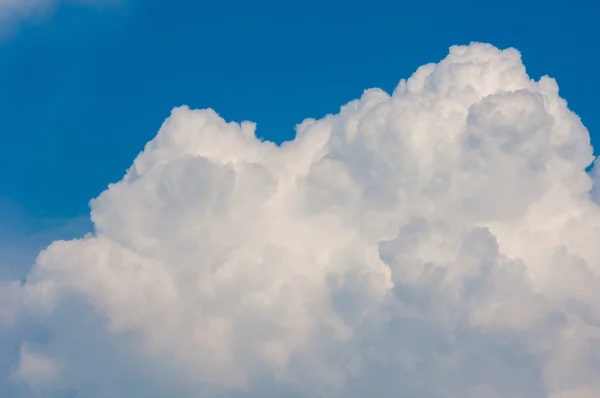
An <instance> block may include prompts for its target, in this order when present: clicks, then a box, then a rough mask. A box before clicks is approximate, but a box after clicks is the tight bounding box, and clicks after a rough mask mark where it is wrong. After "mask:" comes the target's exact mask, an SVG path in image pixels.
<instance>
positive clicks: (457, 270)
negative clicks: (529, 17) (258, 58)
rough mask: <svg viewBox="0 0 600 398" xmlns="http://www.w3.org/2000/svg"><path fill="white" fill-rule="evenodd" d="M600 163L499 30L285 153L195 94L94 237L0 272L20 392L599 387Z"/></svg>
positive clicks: (457, 392) (367, 392)
mask: <svg viewBox="0 0 600 398" xmlns="http://www.w3.org/2000/svg"><path fill="white" fill-rule="evenodd" d="M592 161H593V155H592V148H591V146H590V137H589V134H588V132H587V130H586V129H585V127H584V126H583V125H582V123H581V122H580V120H579V118H578V117H577V116H576V115H575V114H574V113H572V112H571V111H570V110H569V109H568V107H567V104H566V102H565V101H564V100H563V99H561V98H560V97H559V94H558V87H557V84H556V82H555V81H554V80H553V79H551V78H548V77H542V78H541V79H540V80H539V81H534V80H532V79H530V78H529V77H528V75H527V73H526V71H525V67H524V66H523V64H522V61H521V57H520V54H519V52H518V51H516V50H514V49H507V50H503V51H500V50H498V49H497V48H495V47H493V46H490V45H485V44H478V43H474V44H471V45H469V46H456V47H452V48H451V49H450V53H449V55H448V56H447V57H446V58H445V59H444V60H442V61H441V62H439V63H438V64H428V65H424V66H422V67H420V68H419V69H418V70H417V71H416V72H415V73H414V74H413V76H411V77H410V78H409V79H407V80H402V81H401V82H400V84H399V85H398V87H397V88H396V90H395V91H394V93H393V94H392V95H389V94H387V93H385V92H383V91H381V90H378V89H372V90H367V91H365V93H364V94H363V96H362V97H361V98H360V99H358V100H356V101H352V102H350V103H349V104H347V105H345V106H343V107H342V108H341V110H340V113H339V114H336V115H328V116H326V117H325V118H323V119H321V120H312V119H309V120H306V121H304V122H303V123H302V124H300V125H299V126H297V137H296V139H295V140H293V141H291V142H287V143H284V144H283V145H281V146H276V145H275V144H273V143H271V142H266V141H262V140H260V139H258V138H257V137H256V136H255V125H254V124H253V123H250V122H244V123H241V124H237V123H228V122H225V121H224V120H223V119H222V118H220V117H219V116H218V115H217V114H216V113H215V112H214V111H212V110H190V109H189V108H187V107H181V108H176V109H174V110H173V112H172V115H171V116H170V118H169V119H167V121H166V122H165V123H164V125H163V126H162V128H161V129H160V131H159V133H158V135H157V136H156V138H154V139H153V140H152V141H151V142H149V143H148V144H147V145H146V147H145V149H144V151H143V152H141V153H140V154H139V156H138V157H137V158H136V159H135V161H134V163H133V165H132V166H131V168H130V169H129V170H128V172H127V174H126V175H125V177H124V178H123V179H122V180H121V181H120V182H118V183H116V184H112V185H110V186H109V187H108V189H107V190H106V191H105V192H103V193H102V194H101V195H100V196H99V197H98V198H96V199H94V200H93V201H92V202H91V208H92V212H91V219H92V221H93V223H94V226H95V231H94V233H93V234H90V235H89V236H86V237H84V238H82V239H79V240H72V241H57V242H54V243H53V244H52V245H51V246H50V247H48V248H47V249H46V250H45V251H43V252H42V253H41V254H40V256H39V258H38V260H37V262H36V264H35V267H34V268H33V269H32V271H31V273H30V275H29V276H28V279H27V282H26V283H25V284H23V285H19V284H15V283H8V282H7V283H4V284H3V285H0V297H2V298H3V299H2V301H1V303H2V306H3V307H2V308H0V322H4V325H5V326H4V329H5V330H12V332H10V333H9V334H10V338H6V339H5V341H9V342H10V344H13V345H14V346H17V347H18V349H15V350H12V351H10V352H11V353H12V354H11V355H12V356H11V358H12V359H13V362H12V365H11V367H10V369H11V370H10V372H11V375H10V377H11V380H13V381H14V383H15V385H18V386H19V387H18V388H17V387H14V388H15V390H14V391H17V390H18V391H17V392H15V394H17V393H19V392H20V393H22V394H25V395H26V394H27V393H26V391H28V389H30V388H31V389H33V390H34V391H37V392H38V393H39V394H41V395H43V396H51V397H63V396H64V397H67V396H68V397H74V396H77V397H86V398H101V397H107V396H110V397H132V396H149V397H172V396H178V397H200V396H201V397H299V398H304V397H317V396H325V397H351V398H354V397H356V398H359V397H366V396H378V397H398V396H402V397H414V398H442V397H464V398H469V397H473V398H480V397H484V398H496V397H498V398H500V397H513V398H518V397H549V398H559V397H569V398H592V397H597V396H600V378H598V375H599V374H600V283H599V275H600V245H599V244H598V242H600V208H599V207H598V205H597V204H596V203H595V202H594V200H593V197H592V195H591V192H593V189H592V188H593V180H592V178H591V177H590V176H589V175H588V174H587V173H586V171H585V169H586V167H587V166H588V165H590V163H591V162H592ZM4 297H7V298H9V299H8V300H5V299H4ZM32 328H36V329H35V330H37V331H38V332H36V333H31V332H27V331H28V330H32ZM7 333H8V332H7ZM0 344H1V343H0ZM7 344H9V343H7ZM142 394H145V395H142Z"/></svg>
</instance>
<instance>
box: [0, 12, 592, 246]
mask: <svg viewBox="0 0 600 398" xmlns="http://www.w3.org/2000/svg"><path fill="white" fill-rule="evenodd" d="M599 8H600V6H598V5H594V4H593V3H592V2H583V1H571V2H568V3H565V2H559V1H546V2H536V1H486V2H481V1H454V2H446V1H439V0H435V1H429V2H401V1H383V0H374V1H371V2H355V1H345V2H341V1H331V0H323V1H314V0H308V1H303V2H279V1H254V2H244V1H219V2H195V1H189V0H173V1H170V2H164V1H158V0H120V2H118V4H114V5H111V6H109V7H98V6H96V7H89V6H87V5H84V4H81V3H79V4H78V3H71V2H67V1H63V2H58V3H57V4H56V8H55V9H54V11H53V12H52V13H48V15H46V16H44V17H43V18H30V19H27V18H22V19H21V20H20V21H19V22H18V23H15V24H14V26H12V29H10V31H9V32H8V34H5V37H3V40H2V43H1V44H0V87H1V88H2V89H1V90H0V118H1V120H2V125H1V127H0V134H1V138H2V145H0V178H1V180H2V184H0V225H2V227H1V228H0V229H1V231H0V235H2V236H7V235H14V236H29V237H31V236H38V235H39V234H40V233H43V231H46V230H48V229H53V228H55V227H53V226H57V225H61V227H56V228H55V229H57V230H60V231H65V230H67V231H71V232H69V233H70V234H79V233H80V232H81V231H85V230H86V228H88V227H89V223H86V221H85V218H86V216H87V211H88V201H89V200H90V199H91V198H93V197H95V196H97V195H98V194H99V193H100V192H102V191H103V190H104V189H105V188H106V186H107V184H108V183H110V182H114V181H117V180H119V179H120V178H121V177H122V176H123V174H124V172H125V170H126V169H127V168H128V167H129V166H130V164H131V162H132V161H133V159H134V157H135V156H136V155H137V153H139V151H141V150H142V149H143V147H144V145H145V143H146V142H147V141H149V140H150V139H152V138H153V136H154V135H155V134H156V132H157V131H158V129H159V127H160V125H161V123H162V122H163V121H164V119H165V118H166V117H167V116H168V115H169V113H170V111H171V109H172V108H173V107H175V106H179V105H184V104H185V105H189V106H190V107H192V108H206V107H211V108H214V109H215V110H216V111H217V112H218V113H220V114H221V115H222V116H223V117H225V118H226V119H227V120H233V121H242V120H251V121H254V122H257V124H258V134H259V135H261V136H263V137H265V138H267V139H269V140H273V141H276V142H281V141H284V140H289V139H291V138H293V135H294V125H295V124H297V123H299V122H301V121H302V120H303V119H305V118H307V117H315V118H320V117H322V116H324V115H325V114H327V113H334V112H337V111H338V109H339V107H340V106H341V105H343V104H345V103H346V102H348V101H350V100H352V99H354V98H357V97H359V96H360V94H361V93H362V91H363V90H364V89H367V88H370V87H380V88H383V89H384V90H386V91H388V92H391V91H392V90H393V88H394V87H395V86H396V84H397V83H398V82H399V80H400V79H402V78H406V77H408V76H410V74H412V72H414V71H415V69H416V68H417V67H419V66H420V65H422V64H425V63H429V62H438V61H439V60H441V59H442V58H443V57H445V55H446V54H447V51H448V47H449V46H451V45H454V44H468V43H469V42H472V41H482V42H489V43H491V44H493V45H496V46H498V47H500V48H505V47H509V46H510V47H515V48H517V49H518V50H520V51H521V53H522V55H523V59H524V62H525V65H526V67H527V68H528V71H529V73H530V75H531V76H532V77H534V78H539V77H540V76H541V75H544V74H548V75H550V76H552V77H554V78H556V79H557V81H558V84H559V87H560V90H561V95H562V96H563V97H564V98H565V99H566V100H567V101H568V102H569V105H570V107H571V109H572V110H574V111H575V112H576V113H577V114H578V115H580V117H581V118H582V120H583V123H584V124H585V125H586V126H587V127H588V129H589V130H590V133H591V135H592V141H593V142H594V141H595V138H594V137H595V134H598V133H597V132H598V131H599V130H600V114H599V113H598V112H597V107H598V96H597V93H598V91H599V90H600V85H599V84H598V80H597V78H596V77H595V76H596V69H597V68H596V65H597V62H598V59H599V57H600V56H599V55H597V51H596V48H597V39H598V37H600V34H599V32H598V24H597V19H598V16H600V11H599ZM67 220H83V221H76V222H74V223H73V222H71V224H75V225H78V226H79V227H77V228H71V227H69V228H66V229H65V228H64V227H63V226H64V225H65V223H67ZM7 231H12V232H11V233H10V234H8V233H7ZM36 234H37V235H36ZM63 235H65V236H66V235H69V234H67V233H66V232H62V235H61V234H58V235H57V236H61V237H62V236H63ZM42 236H45V235H43V234H42ZM15 239H17V238H15ZM36 239H37V238H36ZM48 239H49V238H48ZM8 241H9V240H7V239H4V242H8ZM42 241H43V239H42ZM5 244H6V243H5Z"/></svg>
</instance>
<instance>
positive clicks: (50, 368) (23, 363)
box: [12, 345, 61, 390]
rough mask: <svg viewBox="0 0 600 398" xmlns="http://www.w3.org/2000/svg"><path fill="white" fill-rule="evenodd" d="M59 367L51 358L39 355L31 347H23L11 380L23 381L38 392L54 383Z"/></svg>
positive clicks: (58, 373)
mask: <svg viewBox="0 0 600 398" xmlns="http://www.w3.org/2000/svg"><path fill="white" fill-rule="evenodd" d="M60 370H61V365H60V364H59V363H57V361H55V360H54V359H52V358H48V357H45V356H44V355H39V354H37V353H35V352H34V350H33V349H32V347H29V346H28V345H23V346H22V347H21V355H20V361H19V365H18V367H17V368H16V369H15V372H14V373H13V375H12V376H13V378H14V379H15V380H18V381H24V382H27V383H28V384H30V385H31V386H32V387H33V388H34V389H36V390H38V389H41V388H44V387H47V386H49V385H52V383H54V382H55V381H56V380H57V379H58V377H59V375H60Z"/></svg>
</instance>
